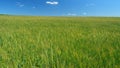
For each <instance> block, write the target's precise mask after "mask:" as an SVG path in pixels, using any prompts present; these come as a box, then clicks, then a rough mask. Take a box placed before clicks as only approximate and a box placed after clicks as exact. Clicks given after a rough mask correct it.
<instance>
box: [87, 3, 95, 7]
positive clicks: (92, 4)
mask: <svg viewBox="0 0 120 68" xmlns="http://www.w3.org/2000/svg"><path fill="white" fill-rule="evenodd" d="M91 6H95V4H94V3H89V4H86V7H91Z"/></svg>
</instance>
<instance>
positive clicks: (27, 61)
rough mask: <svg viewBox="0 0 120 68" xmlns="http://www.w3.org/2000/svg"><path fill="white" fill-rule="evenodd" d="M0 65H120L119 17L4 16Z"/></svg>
mask: <svg viewBox="0 0 120 68" xmlns="http://www.w3.org/2000/svg"><path fill="white" fill-rule="evenodd" d="M0 68H120V18H119V17H118V18H117V17H39V16H8V15H1V16H0Z"/></svg>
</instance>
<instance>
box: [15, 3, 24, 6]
mask: <svg viewBox="0 0 120 68" xmlns="http://www.w3.org/2000/svg"><path fill="white" fill-rule="evenodd" d="M16 5H17V6H19V7H24V6H25V5H24V4H21V2H16Z"/></svg>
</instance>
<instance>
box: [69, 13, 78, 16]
mask: <svg viewBox="0 0 120 68" xmlns="http://www.w3.org/2000/svg"><path fill="white" fill-rule="evenodd" d="M67 15H68V16H76V15H77V14H75V13H68V14H67Z"/></svg>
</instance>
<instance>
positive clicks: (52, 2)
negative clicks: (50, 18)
mask: <svg viewBox="0 0 120 68" xmlns="http://www.w3.org/2000/svg"><path fill="white" fill-rule="evenodd" d="M46 4H50V5H58V4H59V2H58V1H46Z"/></svg>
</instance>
